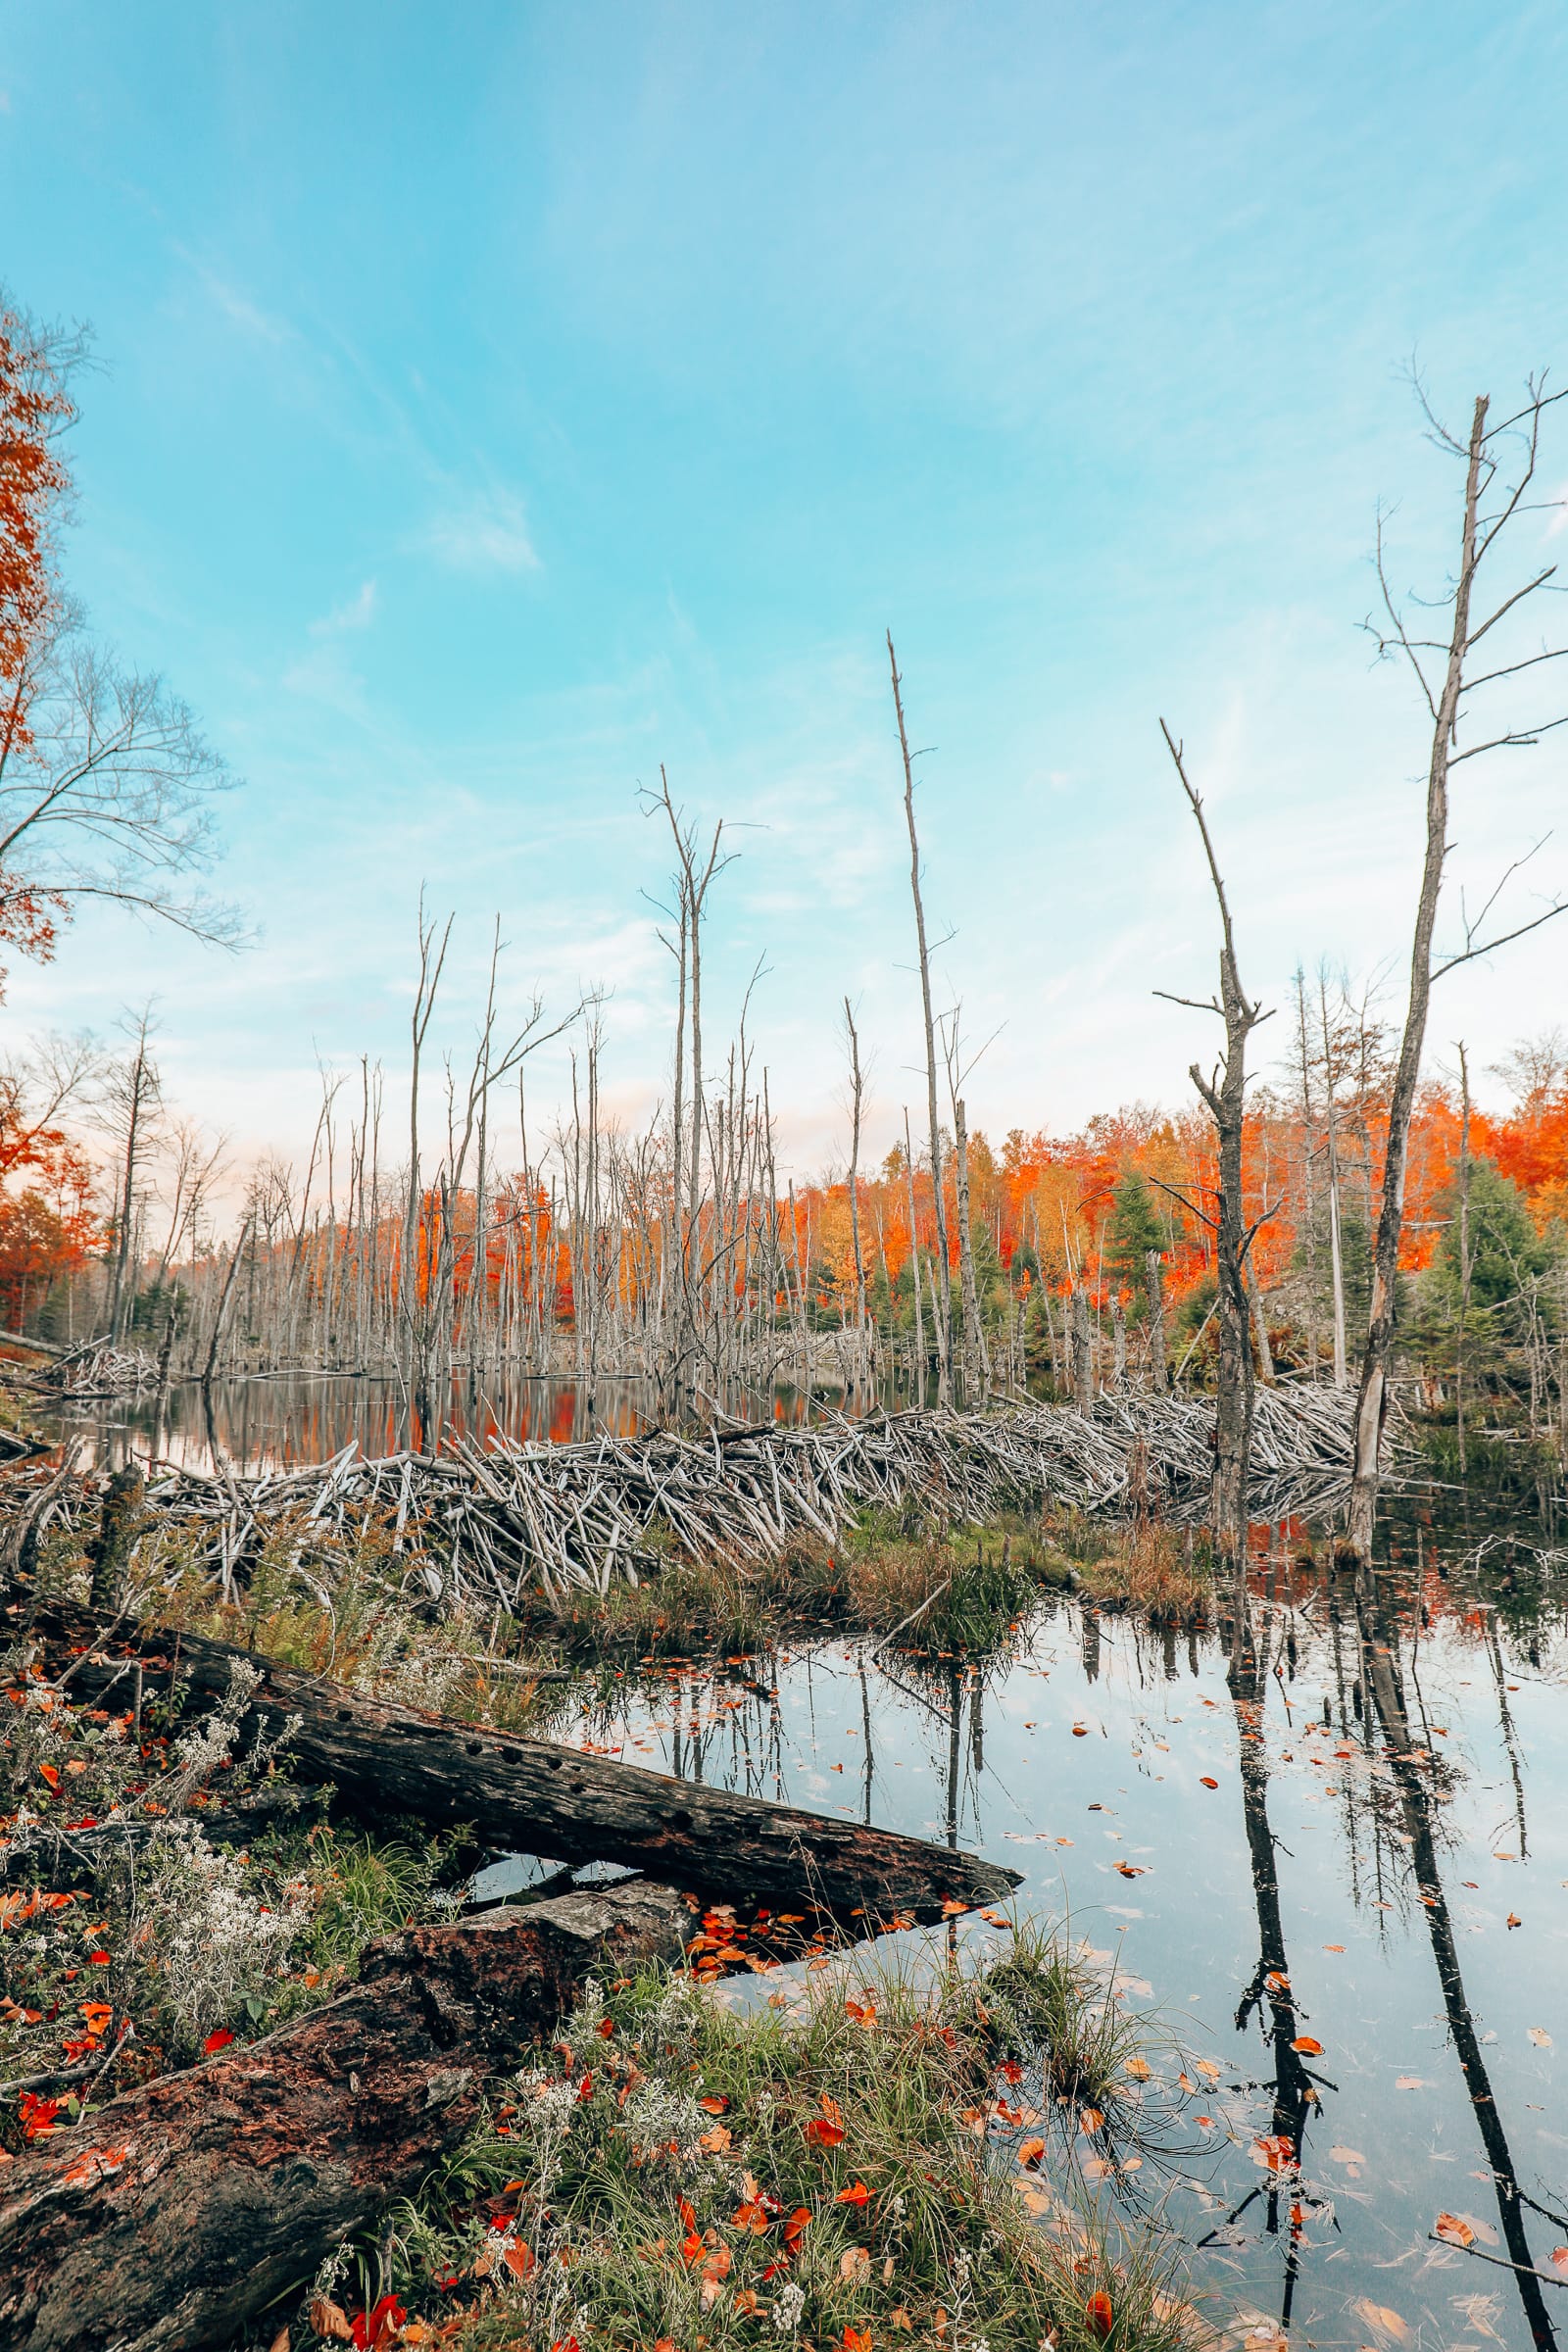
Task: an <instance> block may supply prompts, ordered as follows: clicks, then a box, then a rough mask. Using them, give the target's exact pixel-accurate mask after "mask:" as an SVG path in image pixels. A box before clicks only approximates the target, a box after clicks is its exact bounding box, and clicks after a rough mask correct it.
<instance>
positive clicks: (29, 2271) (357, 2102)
mask: <svg viewBox="0 0 1568 2352" xmlns="http://www.w3.org/2000/svg"><path fill="white" fill-rule="evenodd" d="M685 1918H686V1914H685V1911H684V1907H683V1905H682V1904H681V1902H680V1899H679V1897H678V1896H677V1895H674V1894H672V1893H671V1892H670V1890H669V1889H668V1888H667V1887H650V1886H647V1885H645V1884H641V1883H639V1884H638V1885H637V1886H635V1887H630V1886H628V1887H613V1888H611V1889H608V1890H606V1891H604V1892H600V1893H592V1894H590V1893H580V1894H571V1895H565V1896H563V1897H562V1898H561V1899H560V1900H558V1901H555V1902H544V1903H537V1904H535V1905H533V1906H532V1907H531V1908H529V1909H526V1910H510V1909H509V1910H505V1911H497V1912H492V1913H491V1914H490V1915H489V1916H488V1917H487V1918H484V1919H482V1920H478V1921H475V1922H473V1923H471V1924H465V1925H463V1926H461V1927H450V1928H414V1929H410V1930H409V1931H408V1932H407V1933H405V1934H404V1935H401V1936H388V1937H386V1938H384V1939H383V1940H382V1941H380V1942H378V1943H374V1944H372V1945H371V1946H370V1947H369V1950H368V1952H367V1954H366V1957H365V1962H364V1965H363V1967H362V1970H361V1978H360V1982H359V1984H358V1985H355V1986H354V1987H353V1989H352V1990H350V1991H348V1992H345V1993H343V1994H341V1995H340V1996H339V1997H338V1998H337V1999H336V2000H334V2001H330V2002H328V2003H326V2004H325V2005H324V2006H323V2007H322V2008H320V2009H318V2010H316V2011H314V2012H313V2013H312V2014H311V2015H309V2016H307V2017H304V2018H302V2019H301V2020H300V2021H299V2022H298V2023H297V2024H295V2025H292V2026H286V2027H284V2028H283V2029H282V2030H281V2031H280V2032H278V2033H276V2034H269V2035H268V2037H267V2038H266V2040H264V2041H259V2042H251V2043H248V2044H246V2045H245V2046H244V2047H236V2048H234V2049H232V2050H229V2051H226V2052H224V2053H223V2054H222V2055H221V2057H218V2058H215V2059H213V2060H211V2061H209V2062H208V2063H206V2064H204V2065H201V2066H196V2067H191V2068H188V2069H187V2070H186V2071H185V2072H183V2073H181V2074H175V2075H165V2076H163V2077H161V2078H160V2079H159V2080H158V2081H156V2082H149V2083H147V2084H145V2085H144V2086H143V2087H142V2088H140V2089H138V2090H133V2091H129V2092H127V2093H126V2094H125V2095H124V2096H123V2097H122V2098H118V2099H113V2100H111V2101H110V2102H109V2104H108V2105H107V2106H105V2107H103V2108H101V2109H100V2110H99V2111H98V2112H97V2113H96V2114H94V2115H93V2116H92V2117H91V2119H90V2121H89V2122H88V2123H86V2124H85V2125H83V2126H80V2127H79V2128H77V2129H75V2130H73V2131H60V2132H57V2133H53V2134H51V2135H50V2136H49V2137H48V2138H46V2139H43V2140H40V2141H39V2142H38V2143H37V2144H36V2145H35V2146H34V2147H32V2148H31V2149H29V2150H28V2151H27V2153H26V2154H25V2156H23V2157H22V2158H20V2159H19V2160H18V2161H17V2163H16V2164H15V2165H8V2166H7V2167H6V2168H5V2171H4V2173H3V2175H0V2183H3V2187H0V2346H3V2347H5V2352H63V2348H64V2347H66V2346H68V2345H77V2346H88V2345H90V2346H95V2347H97V2346H109V2345H113V2346H114V2347H115V2352H165V2348H171V2347H178V2348H179V2352H184V2348H185V2347H192V2348H194V2347H197V2346H200V2345H204V2344H213V2343H221V2342H224V2341H226V2340H227V2339H228V2338H229V2337H231V2336H232V2335H234V2334H235V2333H237V2332H238V2331H239V2330H240V2329H242V2328H243V2327H245V2325H246V2323H247V2322H248V2321H249V2320H250V2319H252V2318H253V2317H254V2316H255V2315H256V2314H258V2313H259V2312H262V2311H264V2310H266V2309H267V2308H268V2307H269V2306H270V2305H271V2304H272V2303H274V2302H276V2301H277V2300H278V2299H279V2298H280V2297H282V2296H284V2295H286V2294H288V2293H289V2292H290V2291H291V2290H297V2289H299V2288H301V2287H303V2286H305V2285H307V2284H308V2283H309V2281H310V2280H311V2278H313V2277H314V2275H315V2273H316V2270H317V2268H318V2266H319V2262H320V2260H321V2258H322V2256H323V2255H324V2254H326V2253H327V2252H328V2251H329V2250H330V2249H331V2248H332V2247H333V2246H335V2245H337V2244H339V2243H341V2241H342V2240H343V2239H344V2238H345V2237H346V2236H347V2235H348V2234H349V2232H350V2231H351V2230H352V2229H356V2228H358V2227H359V2226H360V2225H361V2224H363V2223H364V2222H366V2221H368V2220H369V2219H371V2218H372V2217H373V2216H374V2215H375V2214H376V2213H377V2211H379V2210H380V2209H381V2208H382V2207H384V2206H386V2205H387V2204H389V2203H390V2202H392V2200H393V2199H395V2198H398V2197H406V2196H411V2195H413V2194H414V2193H415V2192H416V2191H417V2188H418V2186H419V2184H420V2182H421V2181H422V2180H423V2179H424V2177H425V2175H426V2174H427V2173H428V2171H429V2170H430V2167H431V2166H432V2164H434V2163H435V2162H436V2161H437V2160H438V2159H439V2158H440V2157H441V2156H443V2155H444V2154H446V2153H447V2152H448V2151H449V2150H450V2149H452V2148H454V2147H456V2146H457V2145H458V2144H459V2143H460V2142H461V2141H462V2140H463V2138H464V2137H465V2135H466V2133H467V2132H468V2131H469V2130H470V2129H471V2128H472V2126H473V2124H474V2122H475V2120H476V2119H477V2117H478V2114H479V2110H480V2102H481V2098H482V2094H483V2090H484V2085H485V2082H486V2079H487V2078H488V2077H490V2076H492V2075H494V2074H497V2073H499V2072H501V2071H502V2070H504V2069H508V2068H512V2067H515V2066H516V2065H517V2064H518V2063H519V2062H520V2061H521V2059H522V2058H523V2056H524V2054H525V2052H526V2050H527V2048H528V2046H529V2044H530V2043H531V2042H533V2041H535V2040H536V2039H538V2038H539V2036H540V2035H541V2034H544V2033H545V2032H546V2031H548V2029H549V2028H550V2027H552V2026H553V2025H554V2023H555V2021H556V2020H557V2019H558V2018H559V2016H560V2014H561V2012H562V2010H563V2008H564V2007H565V2006H566V2005H568V2004H569V2002H570V2000H571V1998H572V1996H573V1994H574V1993H575V1992H576V1990H577V1989H578V1987H579V1986H580V1985H581V1984H582V1982H583V1980H584V1978H585V1977H587V1976H588V1975H589V1974H590V1972H591V1971H593V1970H594V1969H596V1968H606V1967H609V1968H613V1969H616V1970H623V1969H624V1968H626V1967H627V1966H629V1965H635V1964H637V1963H638V1962H640V1961H643V1960H646V1959H651V1958H656V1957H658V1958H673V1957H675V1956H676V1954H677V1953H678V1952H679V1950H680V1946H681V1930H682V1926H683V1924H684V1922H685Z"/></svg>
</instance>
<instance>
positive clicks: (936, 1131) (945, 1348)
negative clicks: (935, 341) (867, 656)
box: [888, 629, 953, 1404]
mask: <svg viewBox="0 0 1568 2352" xmlns="http://www.w3.org/2000/svg"><path fill="white" fill-rule="evenodd" d="M888 667H889V669H890V671H891V672H892V676H893V709H894V711H895V714H896V715H897V718H898V722H899V751H900V753H901V755H902V757H903V760H904V816H905V822H906V823H907V826H908V828H909V890H910V893H911V895H912V897H913V899H914V938H915V946H916V948H917V950H918V953H919V958H920V1010H921V1013H922V1015H923V1017H924V1020H925V1084H926V1108H927V1112H928V1114H929V1118H930V1124H931V1199H932V1211H933V1215H934V1217H935V1220H936V1243H937V1246H936V1282H937V1314H936V1323H937V1331H936V1341H937V1402H938V1403H939V1404H951V1403H952V1402H953V1270H952V1267H951V1266H950V1264H949V1262H948V1211H947V1202H946V1200H945V1197H944V1194H943V1189H942V1127H941V1123H940V1120H939V1118H938V1116H937V1029H936V1021H935V1018H934V1017H933V1014H932V1011H931V951H930V948H929V946H928V945H927V942H926V936H925V902H924V900H923V899H922V898H921V896H920V839H919V835H918V834H917V833H916V831H915V828H914V760H915V755H914V754H913V753H912V752H911V751H910V750H909V736H908V730H907V727H906V726H905V723H904V691H903V689H904V680H903V679H902V678H901V677H900V675H899V658H898V656H897V654H896V653H895V652H894V650H893V632H892V630H891V629H890V630H889V631H888ZM915 1278H916V1280H917V1281H918V1279H919V1263H918V1260H916V1265H915Z"/></svg>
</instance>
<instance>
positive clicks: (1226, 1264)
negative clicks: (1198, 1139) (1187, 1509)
mask: <svg viewBox="0 0 1568 2352" xmlns="http://www.w3.org/2000/svg"><path fill="white" fill-rule="evenodd" d="M1159 731H1160V733H1161V734H1162V735H1163V736H1164V738H1165V746H1166V749H1167V750H1168V751H1169V753H1170V756H1171V759H1172V760H1174V761H1175V764H1176V773H1177V775H1178V776H1179V777H1180V778H1181V786H1182V790H1183V792H1185V793H1186V795H1187V802H1188V806H1189V808H1190V809H1192V812H1193V815H1194V817H1195V818H1196V820H1197V823H1198V830H1199V832H1200V834H1201V836H1202V842H1203V856H1204V857H1205V858H1206V859H1207V860H1208V872H1209V879H1210V881H1211V882H1212V883H1213V885H1214V897H1215V900H1216V901H1217V903H1218V906H1219V920H1220V951H1219V995H1218V996H1217V997H1211V998H1210V999H1209V1001H1208V1003H1207V1004H1206V1005H1203V1004H1200V1003H1198V1001H1197V1000H1196V999H1195V998H1192V997H1170V998H1169V1002H1170V1003H1171V1004H1173V1005H1193V1006H1194V1008H1195V1010H1197V1011H1200V1012H1217V1013H1218V1014H1219V1015H1220V1017H1221V1019H1222V1020H1223V1021H1224V1023H1225V1052H1224V1054H1222V1056H1221V1057H1220V1060H1219V1062H1218V1064H1217V1066H1216V1068H1215V1069H1214V1071H1213V1073H1212V1075H1211V1076H1209V1077H1207V1078H1205V1077H1204V1076H1203V1073H1202V1070H1201V1067H1200V1066H1199V1064H1198V1063H1197V1062H1196V1061H1195V1062H1194V1063H1193V1064H1192V1065H1191V1071H1190V1074H1191V1077H1192V1081H1193V1084H1194V1085H1195V1086H1196V1087H1197V1089H1198V1091H1199V1094H1200V1095H1201V1097H1202V1100H1203V1103H1204V1104H1205V1106H1206V1107H1207V1110H1208V1114H1209V1116H1210V1118H1211V1119H1212V1120H1213V1122H1214V1132H1215V1135H1216V1137H1217V1139H1218V1144H1219V1213H1218V1215H1217V1216H1214V1217H1208V1218H1206V1219H1205V1222H1206V1223H1207V1224H1208V1225H1209V1226H1210V1227H1211V1229H1212V1231H1213V1235H1214V1260H1215V1267H1216V1271H1217V1275H1218V1283H1219V1297H1218V1299H1217V1302H1216V1303H1217V1305H1218V1309H1219V1381H1218V1388H1217V1391H1216V1395H1215V1400H1214V1497H1213V1507H1212V1511H1211V1520H1212V1533H1213V1539H1214V1544H1215V1547H1216V1549H1217V1550H1218V1551H1219V1552H1220V1553H1221V1555H1222V1556H1223V1557H1224V1558H1226V1559H1229V1560H1235V1559H1238V1558H1239V1557H1240V1556H1241V1554H1242V1552H1243V1550H1244V1549H1245V1547H1246V1544H1247V1472H1248V1457H1249V1455H1250V1451H1251V1445H1252V1397H1253V1378H1252V1335H1251V1328H1250V1303H1251V1302H1250V1299H1249V1297H1248V1283H1247V1259H1248V1253H1249V1251H1250V1249H1251V1246H1252V1241H1253V1237H1254V1235H1255V1234H1256V1231H1257V1226H1256V1225H1252V1226H1249V1224H1248V1222H1247V1212H1246V1209H1245V1207H1244V1206H1243V1201H1242V1130H1243V1122H1244V1119H1245V1116H1246V1108H1247V1041H1248V1039H1249V1038H1250V1035H1251V1033H1252V1031H1253V1030H1254V1029H1255V1028H1256V1027H1257V1025H1258V1023H1259V1021H1266V1020H1267V1019H1268V1018H1269V1015H1268V1014H1267V1013H1266V1012H1263V1011H1261V1010H1260V1009H1259V1007H1258V1005H1257V1004H1256V1003H1255V1002H1254V1001H1253V1000H1251V999H1250V998H1249V996H1248V995H1247V992H1246V990H1245V989H1244V988H1243V986H1242V983H1241V977H1240V975H1239V973H1238V971H1237V968H1236V942H1235V936H1234V934H1233V932H1232V928H1231V910H1230V902H1229V901H1228V900H1227V898H1226V896H1225V884H1224V881H1223V880H1222V878H1221V875H1220V870H1219V860H1218V859H1217V858H1216V857H1215V855H1214V844H1213V841H1212V839H1211V837H1210V835H1209V830H1208V819H1207V818H1206V817H1205V816H1204V814H1203V804H1202V800H1201V797H1200V795H1199V794H1198V793H1197V792H1196V791H1195V790H1194V788H1193V786H1192V784H1191V783H1190V782H1189V780H1188V775H1187V769H1186V765H1185V763H1184V761H1183V759H1182V747H1181V745H1180V744H1179V743H1177V742H1176V740H1175V738H1174V737H1173V736H1172V734H1171V731H1170V729H1169V727H1167V726H1166V724H1165V721H1164V720H1163V719H1161V720H1160V722H1159ZM1154 994H1155V995H1156V996H1161V997H1164V996H1167V995H1168V992H1167V991H1166V990H1165V989H1162V988H1161V989H1156V990H1155V991H1154ZM1259 1222H1261V1219H1260V1220H1259Z"/></svg>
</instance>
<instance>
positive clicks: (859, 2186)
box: [833, 2180, 871, 2205]
mask: <svg viewBox="0 0 1568 2352" xmlns="http://www.w3.org/2000/svg"><path fill="white" fill-rule="evenodd" d="M870 2200H871V2191H870V2190H869V2189H868V2188H867V2187H866V2185H865V2182H864V2181H863V2180H855V2181H852V2182H851V2184H850V2186H849V2187H848V2188H841V2189H840V2190H839V2192H838V2194H837V2196H836V2197H835V2198H834V2199H833V2202H834V2204H835V2205H867V2204H869V2203H870Z"/></svg>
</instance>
